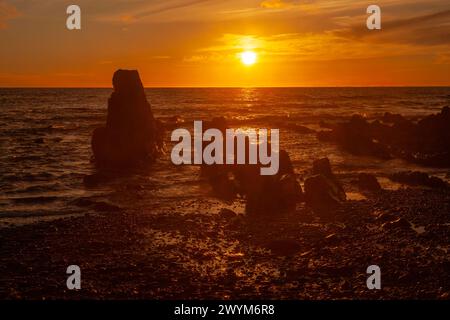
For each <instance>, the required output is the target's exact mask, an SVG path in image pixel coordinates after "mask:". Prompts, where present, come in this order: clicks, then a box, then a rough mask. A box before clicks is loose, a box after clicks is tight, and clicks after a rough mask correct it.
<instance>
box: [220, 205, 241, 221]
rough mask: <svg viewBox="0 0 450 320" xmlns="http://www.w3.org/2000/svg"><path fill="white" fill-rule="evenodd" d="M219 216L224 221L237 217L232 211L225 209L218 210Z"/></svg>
mask: <svg viewBox="0 0 450 320" xmlns="http://www.w3.org/2000/svg"><path fill="white" fill-rule="evenodd" d="M219 215H220V216H221V217H222V218H224V219H226V220H230V219H233V218H235V217H236V216H237V214H236V213H235V212H234V211H233V210H230V209H227V208H222V209H220V211H219Z"/></svg>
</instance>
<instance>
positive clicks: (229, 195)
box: [201, 117, 303, 215]
mask: <svg viewBox="0 0 450 320" xmlns="http://www.w3.org/2000/svg"><path fill="white" fill-rule="evenodd" d="M228 127H229V126H228V123H227V121H226V119H225V118H223V117H218V118H214V119H212V120H211V121H205V122H204V123H203V130H204V131H206V130H208V129H209V128H216V129H219V130H220V131H222V133H223V134H225V131H226V129H227V128H228ZM247 143H249V142H248V141H247ZM235 151H236V150H235ZM222 154H223V156H224V162H225V154H226V152H225V150H222ZM246 157H248V155H246ZM260 169H261V166H260V165H249V164H247V165H236V164H233V165H217V164H213V165H205V164H204V165H202V166H201V174H202V176H203V177H205V178H207V179H208V181H209V183H210V185H211V186H212V189H213V192H214V193H215V194H216V195H217V196H218V197H219V198H222V199H225V200H231V199H233V198H234V197H236V196H237V195H241V196H243V197H245V199H246V207H245V210H246V213H247V214H250V215H253V214H254V215H263V214H272V213H280V212H286V211H291V210H293V209H295V205H296V203H297V202H298V201H299V200H300V199H301V197H302V194H303V192H302V188H301V186H300V184H299V183H298V181H297V179H296V177H295V174H294V168H293V166H292V162H291V159H290V157H289V154H288V153H287V152H286V151H284V150H280V153H279V170H278V173H277V174H276V175H273V176H262V175H261V173H260Z"/></svg>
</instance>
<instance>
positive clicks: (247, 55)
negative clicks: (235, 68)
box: [241, 51, 257, 66]
mask: <svg viewBox="0 0 450 320" xmlns="http://www.w3.org/2000/svg"><path fill="white" fill-rule="evenodd" d="M256 58H257V56H256V53H254V52H253V51H245V52H242V53H241V61H242V63H243V64H245V65H246V66H251V65H252V64H255V62H256Z"/></svg>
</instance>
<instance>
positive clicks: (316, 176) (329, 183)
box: [305, 158, 347, 211]
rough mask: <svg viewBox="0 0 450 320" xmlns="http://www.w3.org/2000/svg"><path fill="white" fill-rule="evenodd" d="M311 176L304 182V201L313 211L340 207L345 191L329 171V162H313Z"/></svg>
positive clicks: (326, 159)
mask: <svg viewBox="0 0 450 320" xmlns="http://www.w3.org/2000/svg"><path fill="white" fill-rule="evenodd" d="M312 173H313V176H311V177H309V178H307V179H306V180H305V201H306V204H307V205H308V206H310V207H311V208H313V209H314V210H319V211H320V210H321V209H327V208H330V207H335V206H338V205H340V204H341V203H342V202H344V201H345V200H346V198H347V197H346V194H345V191H344V189H343V187H342V185H341V183H340V182H339V180H338V179H337V177H336V176H335V175H334V173H333V171H332V170H331V165H330V160H329V159H328V158H323V159H319V160H316V161H314V163H313V170H312Z"/></svg>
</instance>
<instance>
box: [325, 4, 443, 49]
mask: <svg viewBox="0 0 450 320" xmlns="http://www.w3.org/2000/svg"><path fill="white" fill-rule="evenodd" d="M334 34H335V35H336V36H340V37H343V38H347V39H353V40H355V41H368V42H378V43H381V42H383V43H404V44H410V45H414V46H438V45H449V44H450V10H443V11H439V12H434V13H430V14H426V15H420V16H414V17H409V18H403V19H395V20H390V21H385V22H384V21H383V22H382V29H381V30H380V31H377V32H373V31H370V30H368V29H367V28H366V27H365V26H364V25H361V24H358V25H352V26H350V27H348V28H342V29H340V30H335V31H334Z"/></svg>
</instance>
